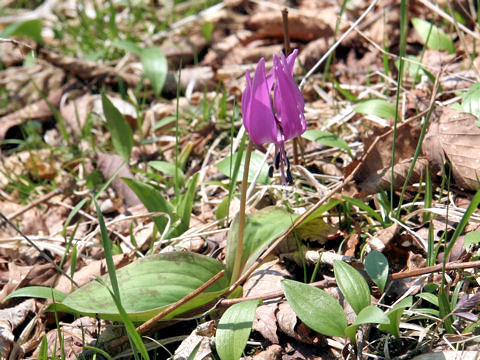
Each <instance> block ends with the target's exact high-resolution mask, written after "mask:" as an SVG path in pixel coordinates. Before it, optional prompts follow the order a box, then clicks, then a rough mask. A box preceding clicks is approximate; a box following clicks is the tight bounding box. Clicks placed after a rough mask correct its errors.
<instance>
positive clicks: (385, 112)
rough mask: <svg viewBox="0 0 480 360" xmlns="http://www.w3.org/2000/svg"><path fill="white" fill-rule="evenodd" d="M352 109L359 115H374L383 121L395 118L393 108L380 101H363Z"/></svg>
mask: <svg viewBox="0 0 480 360" xmlns="http://www.w3.org/2000/svg"><path fill="white" fill-rule="evenodd" d="M353 109H354V110H355V111H356V112H358V113H360V114H365V115H375V116H378V117H381V118H384V119H393V118H395V106H394V105H392V104H390V103H389V102H388V101H386V100H382V99H370V100H366V101H363V102H361V103H360V104H358V105H356V106H355V107H354V108H353Z"/></svg>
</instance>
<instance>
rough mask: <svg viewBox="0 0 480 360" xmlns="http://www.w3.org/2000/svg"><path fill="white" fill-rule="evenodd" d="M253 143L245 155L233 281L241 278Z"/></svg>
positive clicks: (249, 141) (249, 142) (250, 143)
mask: <svg viewBox="0 0 480 360" xmlns="http://www.w3.org/2000/svg"><path fill="white" fill-rule="evenodd" d="M252 149H253V142H252V139H248V147H247V153H246V154H245V166H244V167H243V179H242V194H241V195H240V211H239V214H238V234H237V249H236V251H235V262H234V263H233V270H232V281H233V280H234V279H237V278H238V277H239V276H240V270H241V269H240V265H241V262H242V254H243V236H244V230H245V209H246V203H247V190H248V172H249V169H250V157H251V155H252Z"/></svg>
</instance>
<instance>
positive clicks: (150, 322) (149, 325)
mask: <svg viewBox="0 0 480 360" xmlns="http://www.w3.org/2000/svg"><path fill="white" fill-rule="evenodd" d="M224 276H225V270H222V271H220V272H218V273H217V274H216V275H215V276H214V277H212V278H211V279H210V280H208V281H207V282H206V283H204V284H203V285H201V286H200V287H198V288H197V289H196V290H195V291H193V292H191V293H190V294H188V295H187V296H185V297H183V298H181V299H180V300H178V301H176V302H174V303H173V304H171V305H170V306H168V307H167V308H166V309H165V310H163V311H162V312H160V313H158V314H157V315H155V316H154V317H153V318H151V319H150V320H148V321H146V322H144V323H143V324H142V325H140V326H139V327H137V332H138V333H139V334H145V333H146V332H148V331H149V330H150V329H151V328H153V327H154V325H155V324H156V323H157V322H158V321H160V320H162V319H163V318H164V317H165V316H167V315H168V314H170V313H171V312H173V311H174V310H176V309H178V308H179V307H180V306H182V305H183V304H185V303H187V302H188V301H190V300H192V299H193V298H194V297H196V296H197V295H199V294H200V293H202V292H204V291H205V290H206V289H208V288H209V287H210V286H212V285H213V284H214V283H215V282H216V281H218V280H220V279H221V278H222V277H224ZM127 341H128V336H122V337H120V338H118V339H117V340H115V341H113V342H111V343H110V344H108V345H107V349H108V350H112V349H116V348H118V347H119V346H120V345H122V344H123V343H125V342H127Z"/></svg>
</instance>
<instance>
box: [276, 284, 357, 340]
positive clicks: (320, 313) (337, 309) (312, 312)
mask: <svg viewBox="0 0 480 360" xmlns="http://www.w3.org/2000/svg"><path fill="white" fill-rule="evenodd" d="M282 287H283V290H284V292H285V297H286V298H287V300H288V303H289V304H290V306H291V307H292V309H293V311H295V314H297V316H298V317H299V318H300V320H302V321H303V322H304V323H305V324H306V325H307V326H308V327H310V328H311V329H313V330H315V331H317V332H319V333H320V334H324V335H327V336H340V337H344V336H345V329H346V328H347V317H346V316H345V313H344V312H343V308H342V307H341V306H340V304H339V303H338V302H337V300H336V299H335V298H334V297H333V296H332V295H330V294H329V293H327V292H326V291H324V290H321V289H318V288H316V287H313V286H310V285H306V284H303V283H300V282H298V281H293V280H282Z"/></svg>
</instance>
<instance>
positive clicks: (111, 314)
mask: <svg viewBox="0 0 480 360" xmlns="http://www.w3.org/2000/svg"><path fill="white" fill-rule="evenodd" d="M223 269H224V267H223V265H222V264H221V263H220V262H219V261H217V260H215V259H212V258H210V257H207V256H204V255H199V254H195V253H189V252H171V253H163V254H158V255H152V256H148V257H145V258H142V259H139V260H136V261H135V262H133V263H131V264H129V265H127V266H125V267H123V268H121V269H118V270H117V271H116V275H117V279H118V284H119V287H120V298H121V299H122V306H123V308H124V309H125V311H126V313H127V314H128V316H129V318H130V319H131V320H132V321H134V322H136V321H146V320H148V319H150V318H151V317H153V316H155V315H156V314H158V313H159V312H161V311H162V310H164V309H165V308H166V307H167V306H169V305H171V304H172V303H174V302H176V301H178V300H180V299H182V298H183V297H185V296H186V295H188V294H190V293H191V292H193V291H194V290H196V289H197V288H199V287H200V286H201V285H202V284H204V283H205V282H206V281H208V280H210V279H211V278H212V277H213V276H214V275H216V274H217V273H218V272H220V271H221V270H223ZM100 279H101V282H102V283H104V284H105V286H104V285H102V284H101V283H100V282H98V281H92V282H89V283H88V284H86V285H84V286H82V287H81V288H79V289H77V290H75V291H74V292H73V293H71V294H70V295H68V296H67V297H66V298H65V299H64V300H63V301H62V302H61V303H56V304H53V305H52V306H51V307H50V308H49V310H51V311H53V310H57V311H65V312H69V313H73V314H81V315H87V316H92V317H93V316H95V315H98V316H99V317H100V318H102V319H107V320H120V319H121V316H120V314H119V312H118V309H117V307H116V305H115V303H114V301H113V300H112V297H111V295H110V293H109V291H108V290H107V288H106V287H108V288H110V287H111V283H110V279H109V278H108V275H103V276H102V277H101V278H100ZM228 284H229V279H228V278H226V277H223V278H221V279H220V280H218V281H217V282H216V283H214V284H213V285H212V286H211V287H209V288H208V289H207V290H206V291H205V292H203V293H201V294H199V295H198V296H197V297H195V298H194V299H192V300H191V301H189V302H187V303H186V304H184V305H182V306H181V307H180V308H178V309H177V310H175V311H174V312H173V313H171V314H169V315H167V317H166V318H165V319H170V318H173V317H175V316H178V315H179V314H182V313H184V312H186V311H190V310H193V309H196V308H198V307H200V306H202V305H205V304H206V303H208V302H210V301H212V300H214V299H216V298H217V297H219V296H220V295H221V294H223V293H224V292H225V291H226V290H227V288H228Z"/></svg>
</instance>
